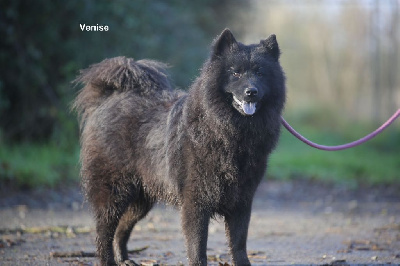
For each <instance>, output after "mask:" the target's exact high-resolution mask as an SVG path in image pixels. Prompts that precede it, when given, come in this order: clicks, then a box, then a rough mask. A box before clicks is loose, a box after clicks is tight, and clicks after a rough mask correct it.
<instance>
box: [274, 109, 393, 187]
mask: <svg viewBox="0 0 400 266" xmlns="http://www.w3.org/2000/svg"><path fill="white" fill-rule="evenodd" d="M325 111H326V110H325ZM325 111H320V112H312V113H308V114H307V113H303V114H297V115H290V114H289V115H285V117H287V120H288V121H289V122H290V123H291V124H292V125H293V127H294V128H295V129H296V130H297V131H299V132H300V133H301V134H302V135H304V136H305V137H306V138H308V139H310V140H312V141H314V142H317V143H319V144H324V145H339V144H344V143H347V142H351V141H354V140H356V139H359V138H361V137H363V136H365V135H366V134H368V133H370V132H371V131H373V130H374V129H376V127H377V126H378V125H370V124H362V123H357V122H353V121H350V119H349V121H345V119H340V118H338V117H332V115H331V114H329V112H328V111H326V112H328V115H327V116H328V119H327V117H322V116H321V113H324V112H325ZM326 112H325V113H326ZM282 130H283V131H282V136H281V139H280V143H279V145H278V147H277V149H276V151H275V152H274V153H273V154H272V156H271V158H270V162H269V169H268V175H269V176H272V177H273V178H277V179H291V178H309V179H316V180H322V181H327V182H334V183H338V182H339V183H344V184H347V185H350V186H357V185H360V184H367V185H375V184H400V156H399V154H400V129H399V127H398V122H396V123H395V124H393V125H392V126H391V127H390V128H388V129H386V130H385V131H384V132H383V133H382V134H380V135H379V136H377V137H375V138H374V139H372V140H370V141H369V142H367V143H364V144H362V145H361V146H358V147H356V148H352V149H349V150H343V151H333V152H328V151H320V150H317V149H314V148H311V147H309V146H307V145H306V144H304V143H302V142H301V141H299V140H298V139H296V138H295V137H293V136H292V135H291V134H290V133H289V132H287V130H286V129H284V128H283V129H282Z"/></svg>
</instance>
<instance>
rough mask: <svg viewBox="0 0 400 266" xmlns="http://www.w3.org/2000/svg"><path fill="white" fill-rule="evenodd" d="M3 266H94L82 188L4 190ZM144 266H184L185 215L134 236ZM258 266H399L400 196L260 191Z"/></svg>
mask: <svg viewBox="0 0 400 266" xmlns="http://www.w3.org/2000/svg"><path fill="white" fill-rule="evenodd" d="M0 192H1V195H0V265H94V264H95V262H96V259H95V258H94V257H93V255H94V251H95V246H94V241H95V234H94V224H93V220H92V217H91V213H90V211H89V210H88V207H87V204H86V203H84V201H83V199H82V196H81V194H80V190H79V188H78V187H69V188H64V189H57V190H48V189H38V190H34V191H24V192H21V191H15V190H12V189H7V188H5V187H3V188H1V189H0ZM128 247H129V249H130V250H131V251H132V252H131V253H130V256H131V258H132V259H134V260H135V261H136V262H138V263H141V264H142V265H185V264H187V261H186V256H185V247H184V241H183V236H182V233H181V230H180V215H179V212H178V211H177V210H175V209H173V208H172V207H166V206H163V205H159V206H157V207H156V208H154V209H153V211H151V212H150V214H149V215H148V216H147V218H146V219H144V220H143V221H141V222H140V223H139V224H138V225H137V226H136V228H135V229H134V231H133V233H132V236H131V239H130V241H129V245H128ZM248 252H249V258H250V260H251V261H252V263H253V264H254V265H291V264H303V265H304V264H306V265H309V264H316V265H348V264H349V265H355V264H367V265H373V264H380V265H382V264H395V265H396V264H400V188H399V187H379V188H358V189H356V190H350V189H347V188H345V187H341V186H332V185H324V184H318V183H313V182H308V181H296V182H282V181H270V182H265V183H262V185H261V186H260V188H259V190H258V193H257V196H256V199H255V202H254V207H253V213H252V220H251V225H250V231H249V237H248ZM208 261H209V264H210V265H227V264H225V263H229V262H230V259H229V255H228V249H227V245H226V241H225V235H224V228H223V224H222V222H221V221H219V220H216V221H213V222H212V223H211V225H210V229H209V240H208Z"/></svg>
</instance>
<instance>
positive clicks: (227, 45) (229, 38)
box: [212, 29, 237, 59]
mask: <svg viewBox="0 0 400 266" xmlns="http://www.w3.org/2000/svg"><path fill="white" fill-rule="evenodd" d="M236 46H237V42H236V40H235V37H233V34H232V32H231V31H230V30H229V29H225V30H224V31H223V32H222V33H221V35H219V36H218V37H217V38H216V39H215V41H214V44H213V54H212V58H213V59H214V58H216V57H219V56H221V55H222V54H223V53H224V52H225V51H229V50H232V49H233V48H235V47H236Z"/></svg>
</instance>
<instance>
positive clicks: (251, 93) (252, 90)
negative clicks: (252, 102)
mask: <svg viewBox="0 0 400 266" xmlns="http://www.w3.org/2000/svg"><path fill="white" fill-rule="evenodd" d="M244 93H245V94H246V96H256V95H257V94H258V90H257V88H254V87H252V88H246V90H245V91H244Z"/></svg>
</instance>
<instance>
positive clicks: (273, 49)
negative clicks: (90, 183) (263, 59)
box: [260, 34, 281, 61]
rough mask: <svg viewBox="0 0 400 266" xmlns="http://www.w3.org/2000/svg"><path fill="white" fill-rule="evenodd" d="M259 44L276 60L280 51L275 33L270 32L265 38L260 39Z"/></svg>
mask: <svg viewBox="0 0 400 266" xmlns="http://www.w3.org/2000/svg"><path fill="white" fill-rule="evenodd" d="M260 44H261V45H262V47H263V48H264V49H265V50H266V52H267V53H269V54H270V55H271V56H272V57H273V58H274V59H275V60H276V61H278V59H279V56H280V54H281V51H280V50H279V45H278V41H277V40H276V36H275V34H271V35H270V36H269V37H268V38H267V39H265V40H261V41H260Z"/></svg>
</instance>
